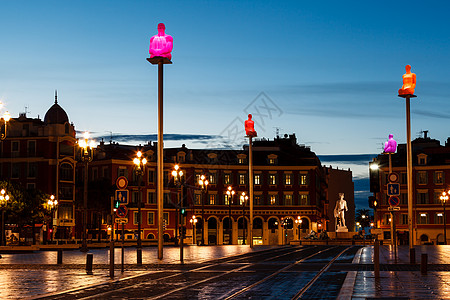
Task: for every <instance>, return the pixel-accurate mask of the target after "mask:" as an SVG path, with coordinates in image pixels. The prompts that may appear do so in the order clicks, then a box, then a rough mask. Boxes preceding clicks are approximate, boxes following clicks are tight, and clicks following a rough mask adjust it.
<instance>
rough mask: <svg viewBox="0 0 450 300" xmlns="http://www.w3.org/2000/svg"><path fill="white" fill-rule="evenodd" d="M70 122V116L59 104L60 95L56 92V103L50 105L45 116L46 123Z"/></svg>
mask: <svg viewBox="0 0 450 300" xmlns="http://www.w3.org/2000/svg"><path fill="white" fill-rule="evenodd" d="M66 122H69V117H68V116H67V114H66V112H65V111H64V109H63V108H62V107H61V106H59V104H58V96H57V95H56V93H55V104H53V105H52V107H50V109H49V110H48V111H47V113H46V114H45V117H44V123H45V124H64V123H66Z"/></svg>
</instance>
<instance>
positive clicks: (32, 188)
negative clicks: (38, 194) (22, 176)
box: [27, 183, 36, 190]
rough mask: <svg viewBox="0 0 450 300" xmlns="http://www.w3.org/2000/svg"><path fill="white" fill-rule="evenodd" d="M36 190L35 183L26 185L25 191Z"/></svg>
mask: <svg viewBox="0 0 450 300" xmlns="http://www.w3.org/2000/svg"><path fill="white" fill-rule="evenodd" d="M34 189H36V184H35V183H27V190H34Z"/></svg>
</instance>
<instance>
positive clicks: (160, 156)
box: [157, 60, 164, 259]
mask: <svg viewBox="0 0 450 300" xmlns="http://www.w3.org/2000/svg"><path fill="white" fill-rule="evenodd" d="M163 68H164V65H163V61H162V60H161V61H159V62H158V176H157V177H158V259H163V211H164V206H163V205H164V204H163V197H164V186H163V185H164V161H163V157H164V156H163Z"/></svg>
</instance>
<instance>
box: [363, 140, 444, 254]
mask: <svg viewBox="0 0 450 300" xmlns="http://www.w3.org/2000/svg"><path fill="white" fill-rule="evenodd" d="M411 145H412V162H413V171H412V174H413V192H414V194H413V207H412V211H413V216H412V221H413V236H414V241H413V242H414V244H415V245H420V244H426V243H434V244H436V243H443V242H444V234H443V233H444V207H443V203H442V202H441V200H440V196H441V194H442V192H443V191H444V190H448V189H449V184H448V182H449V178H450V139H449V140H447V142H446V144H445V146H441V145H440V142H439V141H438V140H435V139H431V138H429V137H428V136H427V132H424V137H423V138H417V139H415V140H414V141H412V143H411ZM391 161H392V171H393V173H396V174H397V175H398V181H397V182H398V183H399V184H400V196H399V200H400V203H399V205H398V207H399V208H400V210H399V211H396V212H395V227H396V229H397V233H396V234H397V237H398V243H400V244H408V243H409V227H408V188H407V175H406V144H402V145H399V146H398V149H397V153H396V154H392V156H391ZM370 164H371V166H378V169H377V168H371V169H370V179H371V192H374V196H375V197H376V200H377V204H378V205H377V206H378V207H377V208H376V210H375V220H376V221H377V227H378V228H381V229H382V230H383V235H382V237H383V238H384V239H388V240H390V239H391V232H390V228H391V215H390V211H389V207H390V205H389V203H388V201H389V196H388V195H387V184H388V183H389V180H388V174H389V155H387V154H380V155H378V156H377V157H376V158H375V159H374V160H373V162H371V163H370ZM446 215H447V216H448V211H447V212H446ZM447 220H448V218H447ZM448 239H449V237H447V240H448Z"/></svg>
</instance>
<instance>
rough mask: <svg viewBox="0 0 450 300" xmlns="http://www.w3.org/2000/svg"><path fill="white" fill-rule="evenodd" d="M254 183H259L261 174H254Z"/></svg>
mask: <svg viewBox="0 0 450 300" xmlns="http://www.w3.org/2000/svg"><path fill="white" fill-rule="evenodd" d="M255 184H256V185H260V184H261V175H259V174H255Z"/></svg>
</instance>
